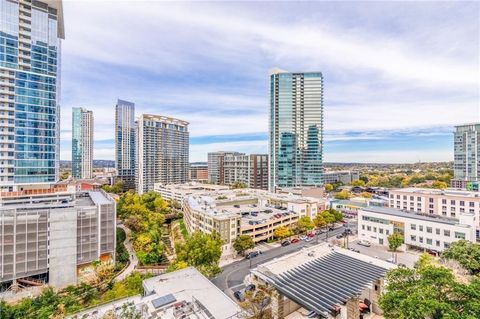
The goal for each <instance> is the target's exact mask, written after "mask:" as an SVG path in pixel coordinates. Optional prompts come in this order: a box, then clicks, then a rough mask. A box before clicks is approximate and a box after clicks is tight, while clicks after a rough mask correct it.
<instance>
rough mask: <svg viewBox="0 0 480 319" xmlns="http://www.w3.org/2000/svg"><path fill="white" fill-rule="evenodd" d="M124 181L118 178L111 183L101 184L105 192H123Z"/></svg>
mask: <svg viewBox="0 0 480 319" xmlns="http://www.w3.org/2000/svg"><path fill="white" fill-rule="evenodd" d="M124 186H125V183H124V182H123V181H122V180H121V179H119V180H117V181H116V182H115V183H113V185H103V186H102V189H103V190H104V191H106V192H107V193H114V194H121V193H122V192H123V187H124Z"/></svg>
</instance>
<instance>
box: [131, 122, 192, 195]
mask: <svg viewBox="0 0 480 319" xmlns="http://www.w3.org/2000/svg"><path fill="white" fill-rule="evenodd" d="M137 147H138V149H137V154H138V158H137V161H138V162H137V172H136V183H137V192H138V193H139V194H143V193H144V192H148V191H150V190H153V186H154V184H155V183H161V184H164V185H168V184H182V183H185V182H187V181H188V168H189V162H188V155H189V154H188V152H189V133H188V122H186V121H182V120H179V119H174V118H171V117H166V116H161V115H150V114H143V115H141V116H140V118H139V119H138V123H137Z"/></svg>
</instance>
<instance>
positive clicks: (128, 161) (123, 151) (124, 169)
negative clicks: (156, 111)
mask: <svg viewBox="0 0 480 319" xmlns="http://www.w3.org/2000/svg"><path fill="white" fill-rule="evenodd" d="M135 143H136V138H135V104H133V103H132V102H127V101H123V100H120V99H119V100H118V101H117V105H116V106H115V168H116V171H117V178H119V179H121V180H122V181H123V182H124V183H125V184H124V188H125V189H126V190H128V189H135V165H136V163H135V160H136V154H135V152H136V144H135Z"/></svg>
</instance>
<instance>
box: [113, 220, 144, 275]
mask: <svg viewBox="0 0 480 319" xmlns="http://www.w3.org/2000/svg"><path fill="white" fill-rule="evenodd" d="M117 227H120V228H121V229H123V230H124V231H125V234H126V235H127V236H126V238H125V241H124V242H123V244H124V245H125V249H126V250H127V251H128V257H129V259H130V262H129V264H128V266H127V268H125V269H124V270H123V271H122V272H121V273H120V274H118V275H117V277H115V279H114V280H115V281H121V280H123V279H125V278H126V277H128V275H130V274H131V273H132V272H133V271H134V270H135V268H137V266H138V259H137V255H135V251H134V250H133V247H132V243H131V242H130V239H129V237H130V236H129V235H130V229H128V228H127V227H125V225H123V224H117Z"/></svg>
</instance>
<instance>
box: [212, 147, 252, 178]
mask: <svg viewBox="0 0 480 319" xmlns="http://www.w3.org/2000/svg"><path fill="white" fill-rule="evenodd" d="M228 155H245V153H239V152H224V151H219V152H211V153H208V182H209V183H212V184H225V176H224V159H225V156H228Z"/></svg>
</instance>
